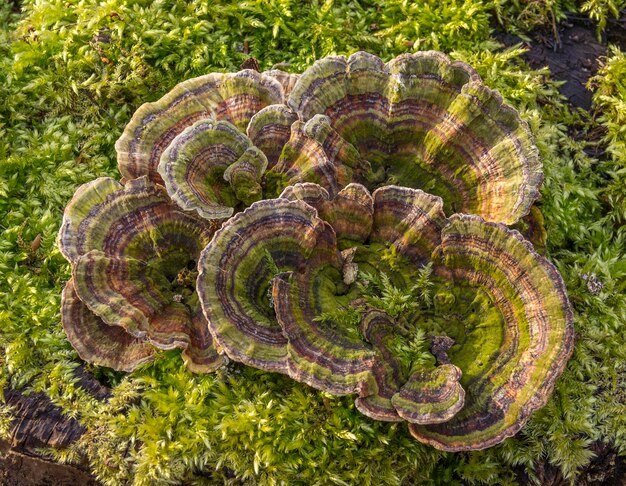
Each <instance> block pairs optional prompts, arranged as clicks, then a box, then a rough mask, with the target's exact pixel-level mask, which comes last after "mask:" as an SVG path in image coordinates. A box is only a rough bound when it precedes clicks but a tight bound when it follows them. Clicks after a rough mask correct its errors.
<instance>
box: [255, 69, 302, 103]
mask: <svg viewBox="0 0 626 486" xmlns="http://www.w3.org/2000/svg"><path fill="white" fill-rule="evenodd" d="M263 74H265V75H266V76H270V77H272V78H274V79H275V80H276V81H278V82H279V83H280V85H281V86H282V87H283V92H284V93H285V97H287V96H289V95H290V94H291V91H292V90H293V87H294V86H295V85H296V82H297V81H298V79H299V78H300V75H299V74H292V73H287V72H285V71H281V70H280V69H270V70H269V71H265V72H264V73H263Z"/></svg>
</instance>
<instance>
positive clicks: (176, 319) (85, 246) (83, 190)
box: [58, 177, 224, 372]
mask: <svg viewBox="0 0 626 486" xmlns="http://www.w3.org/2000/svg"><path fill="white" fill-rule="evenodd" d="M213 232H214V229H213V228H212V227H211V226H210V225H209V223H208V222H206V221H204V220H202V219H200V218H198V217H195V216H193V215H191V214H189V213H184V212H182V211H181V210H180V209H178V208H177V207H176V206H175V205H173V204H172V202H171V201H170V199H169V197H168V196H167V194H166V192H165V190H164V189H163V188H162V187H160V186H156V185H154V184H152V183H151V182H149V181H148V180H147V178H146V177H142V178H139V179H135V180H132V181H129V182H128V183H127V184H126V186H122V185H120V184H119V183H117V182H115V181H114V180H112V179H110V178H101V179H97V180H96V181H93V182H91V183H88V184H85V185H84V186H82V187H80V188H79V189H78V190H77V191H76V194H75V197H74V198H73V199H72V201H71V202H70V203H69V204H68V206H67V208H66V210H65V214H64V218H63V225H62V227H61V230H60V232H59V238H58V243H59V247H60V249H61V251H62V253H63V254H64V255H65V256H66V257H67V258H68V260H69V261H70V262H71V264H72V276H73V285H72V287H73V289H74V291H75V293H76V295H77V296H78V298H79V299H80V301H81V302H82V304H84V305H85V306H86V307H87V308H88V309H89V311H91V312H92V313H93V314H94V315H95V317H97V318H98V319H101V320H102V322H103V323H104V324H105V325H109V326H117V328H123V329H124V330H125V331H126V332H128V333H129V335H130V336H131V337H134V338H137V339H139V340H145V341H147V342H149V343H150V344H152V345H154V346H155V347H157V348H160V349H172V348H177V347H178V348H183V349H184V351H183V359H185V361H186V362H187V366H188V367H189V369H190V370H192V371H197V372H201V371H203V372H205V371H211V370H213V369H215V368H217V367H219V366H221V364H222V363H223V361H224V360H223V358H222V357H220V356H218V354H217V352H216V350H215V348H214V346H213V343H212V338H211V335H210V334H209V332H208V329H207V324H206V320H205V318H204V316H203V315H202V312H201V310H200V304H199V301H198V297H197V294H196V292H195V272H196V262H197V258H198V256H199V254H200V251H201V250H202V248H203V247H204V246H205V245H206V244H207V243H208V242H209V240H210V239H211V236H212V235H213ZM66 294H67V298H68V299H70V297H71V296H73V294H72V293H70V292H69V290H68V291H67V292H66ZM70 303H72V301H71V299H70V300H68V303H67V305H68V306H69V305H70ZM73 306H74V308H75V309H74V310H73V311H72V307H71V306H70V307H67V312H68V313H73V314H68V313H66V315H65V316H64V320H63V323H64V326H65V328H66V329H69V328H70V327H72V326H76V327H77V328H76V329H75V330H74V331H73V332H74V335H75V336H80V335H81V334H82V333H83V331H82V330H81V329H78V327H80V326H84V325H86V324H87V323H88V322H90V321H89V320H90V319H91V317H90V316H88V315H85V314H84V313H82V314H81V312H83V311H82V310H81V309H80V308H79V307H78V303H76V302H74V303H73ZM71 315H76V316H78V319H77V320H76V321H75V322H74V321H73V320H72V319H70V317H71ZM92 324H93V323H92ZM90 325H91V324H90ZM98 325H99V322H98ZM117 328H116V329H117ZM98 332H103V331H102V328H101V326H100V327H98ZM71 333H72V331H71V330H70V331H69V333H68V335H70V334H71ZM119 339H121V338H120V337H119V336H118V340H119ZM96 359H100V358H98V357H97V356H96V357H95V360H96ZM120 363H122V361H120ZM111 364H115V362H114V360H111Z"/></svg>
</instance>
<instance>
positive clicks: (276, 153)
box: [247, 105, 298, 169]
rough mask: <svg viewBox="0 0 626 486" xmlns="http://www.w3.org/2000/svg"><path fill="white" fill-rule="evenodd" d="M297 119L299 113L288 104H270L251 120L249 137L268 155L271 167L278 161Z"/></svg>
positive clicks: (248, 131) (248, 130) (269, 166)
mask: <svg viewBox="0 0 626 486" xmlns="http://www.w3.org/2000/svg"><path fill="white" fill-rule="evenodd" d="M297 119H298V115H296V114H295V112H293V111H291V109H290V108H289V107H288V106H287V105H270V106H266V107H265V108H263V109H262V110H260V111H259V112H258V113H257V114H255V115H254V116H253V117H252V119H251V120H250V123H249V125H248V129H247V134H248V137H250V140H251V141H252V143H253V144H254V145H255V147H258V148H259V149H261V151H262V152H263V153H264V154H265V156H266V157H267V162H268V168H269V169H271V168H272V167H274V166H275V165H276V163H277V162H278V159H279V158H280V154H281V153H282V151H283V147H284V146H285V144H286V143H287V142H288V141H289V138H290V137H291V125H293V123H294V122H295V121H296V120H297Z"/></svg>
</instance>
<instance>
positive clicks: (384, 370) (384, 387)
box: [354, 309, 406, 422]
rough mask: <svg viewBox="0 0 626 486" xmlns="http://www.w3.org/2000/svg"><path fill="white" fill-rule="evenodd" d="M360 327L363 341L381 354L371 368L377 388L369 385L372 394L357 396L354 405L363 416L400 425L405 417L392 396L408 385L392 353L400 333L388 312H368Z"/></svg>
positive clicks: (371, 310)
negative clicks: (394, 337)
mask: <svg viewBox="0 0 626 486" xmlns="http://www.w3.org/2000/svg"><path fill="white" fill-rule="evenodd" d="M360 327H361V334H362V335H363V338H364V339H365V340H366V341H367V342H369V343H371V344H372V346H373V347H374V349H376V350H377V351H378V353H380V354H379V355H378V356H377V358H378V359H377V360H376V361H375V362H374V363H373V366H372V373H373V375H374V384H375V385H372V386H370V390H368V392H369V394H367V395H366V396H362V397H358V398H357V399H356V400H355V401H354V405H355V406H356V408H357V410H359V411H360V412H361V413H362V414H364V415H367V416H368V417H370V418H373V419H375V420H383V421H385V422H401V421H402V417H400V416H399V415H398V412H397V411H396V408H395V407H394V405H393V403H392V398H393V396H394V395H395V394H396V393H398V390H400V387H401V386H402V384H403V383H405V382H406V377H405V376H402V371H401V366H400V363H398V360H397V359H396V357H395V356H394V355H393V353H392V352H391V350H390V348H391V345H390V341H391V340H392V339H393V336H394V334H396V332H397V329H396V326H395V323H394V322H393V319H391V318H390V317H389V316H388V315H387V314H386V313H384V312H382V311H380V310H378V309H369V310H368V311H367V312H365V314H364V315H363V318H362V319H361V326H360Z"/></svg>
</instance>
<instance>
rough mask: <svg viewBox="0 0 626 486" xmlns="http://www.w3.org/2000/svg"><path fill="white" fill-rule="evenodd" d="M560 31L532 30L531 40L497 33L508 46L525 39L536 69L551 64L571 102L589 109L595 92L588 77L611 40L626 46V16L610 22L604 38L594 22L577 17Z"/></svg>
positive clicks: (529, 57) (529, 56) (496, 35)
mask: <svg viewBox="0 0 626 486" xmlns="http://www.w3.org/2000/svg"><path fill="white" fill-rule="evenodd" d="M557 34H558V36H556V35H555V34H554V32H553V31H552V30H547V29H541V30H538V31H537V32H534V33H532V34H530V39H531V40H530V42H525V41H523V40H522V39H520V38H519V37H517V36H514V35H511V34H507V33H503V32H497V33H496V34H495V37H496V38H497V39H498V40H499V41H500V42H502V43H503V44H505V45H506V46H512V45H516V44H520V43H521V44H522V45H523V46H524V47H525V48H527V49H528V52H527V53H526V54H524V56H523V58H524V60H525V61H526V62H528V64H530V66H532V67H533V68H535V69H537V68H541V67H544V66H548V67H549V68H550V73H551V75H552V78H553V79H556V80H560V81H564V82H565V83H564V84H563V86H561V87H560V91H561V93H562V94H563V95H564V96H565V97H567V99H568V101H569V103H570V105H572V106H574V107H578V108H583V109H585V110H589V109H590V108H591V95H592V93H591V91H589V90H588V89H587V87H586V84H587V81H588V80H589V78H590V77H591V76H593V75H594V74H595V73H596V72H597V70H598V67H599V65H600V61H601V58H602V57H604V56H606V53H607V44H609V43H611V44H616V45H618V46H620V47H621V48H622V49H626V16H624V17H623V18H621V19H619V20H614V21H611V22H609V25H608V27H607V30H606V33H605V34H604V35H603V36H602V38H601V39H598V36H597V33H596V27H595V25H594V24H592V23H591V22H589V21H588V20H587V19H582V18H576V17H570V19H569V20H568V21H566V22H563V23H561V24H560V25H559V26H557Z"/></svg>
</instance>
